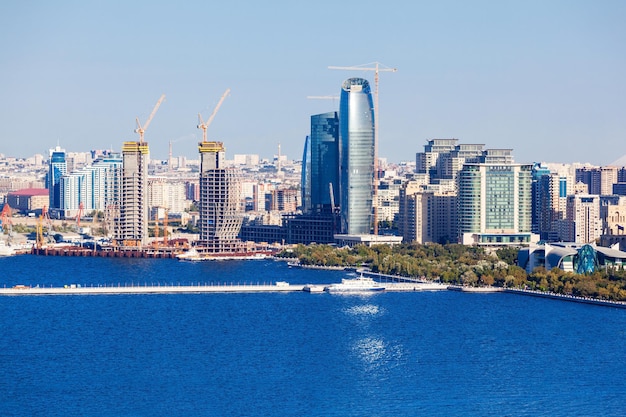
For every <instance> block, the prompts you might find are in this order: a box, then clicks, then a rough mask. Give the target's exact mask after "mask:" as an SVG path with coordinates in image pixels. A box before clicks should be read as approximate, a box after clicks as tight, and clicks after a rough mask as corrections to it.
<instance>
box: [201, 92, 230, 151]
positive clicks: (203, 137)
mask: <svg viewBox="0 0 626 417" xmlns="http://www.w3.org/2000/svg"><path fill="white" fill-rule="evenodd" d="M229 94H230V88H227V89H226V91H225V92H224V94H222V98H220V101H219V102H218V103H217V106H215V109H214V110H213V113H211V116H209V120H207V121H206V123H205V122H204V120H202V116H201V115H200V113H198V123H199V124H198V129H202V142H206V131H207V129H208V127H209V126H210V125H211V122H213V119H214V118H215V115H216V114H217V111H218V110H219V109H220V107H221V105H222V103H223V102H224V99H226V97H227V96H228V95H229Z"/></svg>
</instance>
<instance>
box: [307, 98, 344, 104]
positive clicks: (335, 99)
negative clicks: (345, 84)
mask: <svg viewBox="0 0 626 417" xmlns="http://www.w3.org/2000/svg"><path fill="white" fill-rule="evenodd" d="M306 98H308V99H313V100H332V101H333V106H335V103H336V102H337V100H338V99H339V96H306Z"/></svg>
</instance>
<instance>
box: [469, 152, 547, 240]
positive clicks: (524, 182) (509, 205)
mask: <svg viewBox="0 0 626 417" xmlns="http://www.w3.org/2000/svg"><path fill="white" fill-rule="evenodd" d="M531 171H532V165H522V164H513V163H510V164H487V163H479V164H466V165H465V166H464V167H463V169H462V170H461V171H460V172H459V194H458V199H459V213H458V215H459V236H460V239H461V242H462V243H463V244H486V245H506V244H528V243H530V242H532V241H535V240H538V236H537V235H533V234H531V205H532V200H531Z"/></svg>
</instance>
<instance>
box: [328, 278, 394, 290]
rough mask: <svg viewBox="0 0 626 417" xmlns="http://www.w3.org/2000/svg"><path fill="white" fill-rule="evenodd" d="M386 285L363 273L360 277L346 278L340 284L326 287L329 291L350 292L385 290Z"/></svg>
mask: <svg viewBox="0 0 626 417" xmlns="http://www.w3.org/2000/svg"><path fill="white" fill-rule="evenodd" d="M384 289H385V287H384V286H383V285H381V284H380V283H378V282H376V281H374V280H373V279H372V278H369V277H364V276H363V275H361V276H360V277H358V278H344V279H342V280H341V283H340V284H331V285H329V286H328V287H326V288H325V290H326V291H327V292H331V293H332V292H336V293H350V292H356V293H358V292H372V291H383V290H384Z"/></svg>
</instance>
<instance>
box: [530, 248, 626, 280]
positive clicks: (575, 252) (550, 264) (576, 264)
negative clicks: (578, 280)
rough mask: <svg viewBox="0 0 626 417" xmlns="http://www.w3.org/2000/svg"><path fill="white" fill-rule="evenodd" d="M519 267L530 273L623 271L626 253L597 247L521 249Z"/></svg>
mask: <svg viewBox="0 0 626 417" xmlns="http://www.w3.org/2000/svg"><path fill="white" fill-rule="evenodd" d="M518 264H519V266H520V267H522V268H524V269H525V270H526V272H528V273H531V272H532V271H533V270H534V269H535V268H538V267H543V268H545V269H546V270H548V271H549V270H551V269H553V268H559V269H562V270H564V271H566V272H575V273H577V274H591V273H593V272H595V271H598V270H601V269H605V268H607V267H611V268H618V269H623V268H624V267H625V266H626V252H622V251H620V250H618V249H614V248H607V247H602V246H596V245H595V244H577V243H572V242H558V243H550V244H547V243H546V244H543V245H530V246H529V247H528V248H523V249H521V250H520V251H519V254H518Z"/></svg>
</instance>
